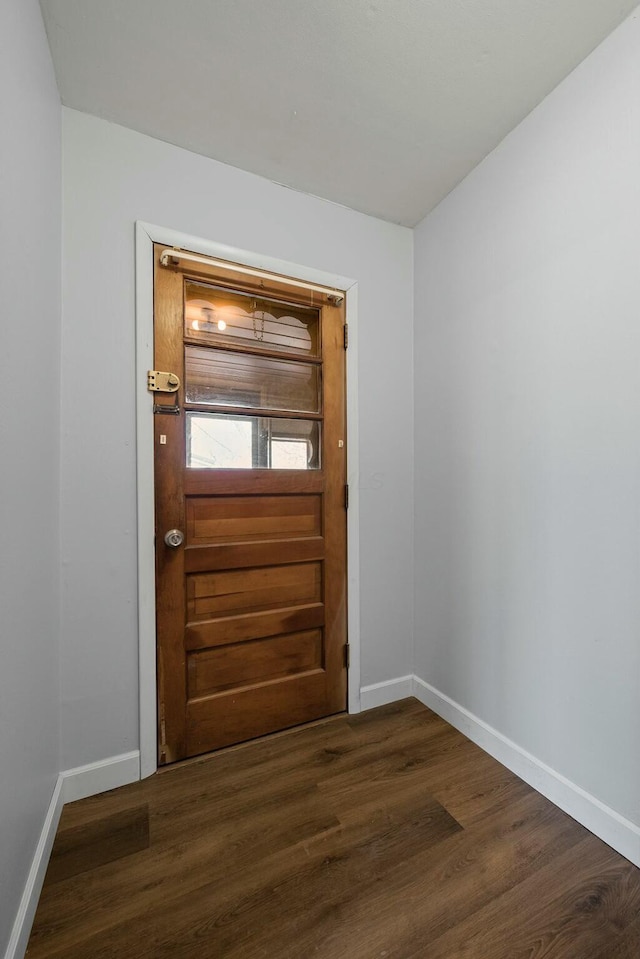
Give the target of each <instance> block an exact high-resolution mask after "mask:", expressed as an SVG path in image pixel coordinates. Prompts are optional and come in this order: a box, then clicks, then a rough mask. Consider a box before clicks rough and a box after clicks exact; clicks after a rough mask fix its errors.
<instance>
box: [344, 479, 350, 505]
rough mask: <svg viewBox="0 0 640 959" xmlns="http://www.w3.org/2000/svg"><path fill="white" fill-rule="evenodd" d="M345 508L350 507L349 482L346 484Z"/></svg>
mask: <svg viewBox="0 0 640 959" xmlns="http://www.w3.org/2000/svg"><path fill="white" fill-rule="evenodd" d="M344 508H345V509H349V484H348V483H345V484H344Z"/></svg>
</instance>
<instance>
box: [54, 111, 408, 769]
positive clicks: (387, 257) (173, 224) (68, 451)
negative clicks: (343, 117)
mask: <svg viewBox="0 0 640 959" xmlns="http://www.w3.org/2000/svg"><path fill="white" fill-rule="evenodd" d="M63 117H64V120H63V138H64V271H63V291H64V303H65V310H64V331H63V356H62V418H63V440H62V526H61V529H62V560H63V585H62V588H63V614H62V768H69V767H73V766H77V765H80V764H83V763H88V762H93V761H96V760H100V759H102V758H104V757H107V756H111V755H117V754H120V753H123V752H126V751H128V750H130V749H135V748H136V747H137V745H138V692H137V690H138V674H137V623H136V539H135V529H136V525H135V429H134V427H135V381H134V222H135V221H136V220H137V219H140V220H143V221H146V222H149V223H155V224H159V225H161V226H165V227H170V228H172V229H175V230H180V231H183V232H185V233H188V234H191V235H195V236H199V237H202V238H205V239H208V240H214V241H218V242H221V243H226V244H229V245H231V246H235V247H239V248H242V249H246V250H251V251H256V252H258V253H261V254H264V255H267V256H273V257H279V258H282V259H285V260H289V261H293V262H295V263H299V264H302V265H304V266H310V267H315V268H317V269H320V270H325V271H327V272H333V273H339V274H342V275H344V276H351V277H353V278H355V279H357V280H358V282H359V294H358V296H359V403H360V426H359V430H360V451H359V452H360V470H361V475H360V478H359V485H360V511H361V521H362V535H361V543H360V548H361V590H362V596H361V600H362V602H361V616H362V623H361V626H362V683H363V684H364V685H367V684H371V683H375V682H378V681H381V680H386V679H389V678H392V677H395V676H399V675H403V674H405V673H407V672H410V670H411V657H412V632H411V630H412V573H411V570H412V562H413V553H412V551H413V546H412V484H413V462H412V429H413V416H412V268H413V262H412V249H413V237H412V232H411V231H410V230H407V229H404V228H401V227H396V226H392V225H390V224H387V223H383V222H381V221H378V220H374V219H372V218H370V217H366V216H363V215H361V214H357V213H354V212H352V211H350V210H347V209H345V208H342V207H339V206H336V205H334V204H331V203H328V202H326V201H322V200H318V199H315V198H313V197H309V196H305V195H303V194H300V193H296V192H294V191H292V190H287V189H285V188H283V187H280V186H277V185H275V184H272V183H270V182H268V181H266V180H263V179H261V178H260V177H256V176H253V175H251V174H247V173H244V172H241V171H239V170H236V169H233V168H231V167H227V166H224V165H223V164H220V163H217V162H215V161H212V160H209V159H206V158H204V157H201V156H197V155H195V154H192V153H188V152H186V151H184V150H181V149H178V148H177V147H174V146H170V145H168V144H165V143H161V142H159V141H157V140H153V139H151V138H149V137H146V136H143V135H140V134H137V133H133V132H131V131H129V130H125V129H124V128H122V127H118V126H114V125H112V124H109V123H106V122H104V121H101V120H98V119H95V118H92V117H89V116H87V115H84V114H81V113H77V112H75V111H71V110H64V111H63ZM334 148H335V146H329V145H328V149H334Z"/></svg>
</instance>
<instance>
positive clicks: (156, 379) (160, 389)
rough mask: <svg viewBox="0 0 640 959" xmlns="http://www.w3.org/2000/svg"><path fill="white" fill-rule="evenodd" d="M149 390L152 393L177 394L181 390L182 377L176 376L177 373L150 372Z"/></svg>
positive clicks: (148, 378)
mask: <svg viewBox="0 0 640 959" xmlns="http://www.w3.org/2000/svg"><path fill="white" fill-rule="evenodd" d="M147 389H148V390H149V392H151V393H177V391H178V390H179V389H180V377H178V376H176V374H175V373H162V372H161V371H160V370H148V371H147Z"/></svg>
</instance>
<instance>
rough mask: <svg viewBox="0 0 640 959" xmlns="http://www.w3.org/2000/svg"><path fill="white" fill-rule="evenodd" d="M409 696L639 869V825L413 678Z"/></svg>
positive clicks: (433, 689)
mask: <svg viewBox="0 0 640 959" xmlns="http://www.w3.org/2000/svg"><path fill="white" fill-rule="evenodd" d="M413 695H414V696H415V697H416V699H419V700H420V702H421V703H424V705H425V706H428V707H429V709H432V710H433V711H434V712H435V713H437V714H438V715H439V716H441V717H442V718H443V719H445V720H446V721H447V722H448V723H450V724H451V725H452V726H455V728H456V729H459V730H460V732H461V733H464V735H465V736H466V737H467V738H468V739H470V740H471V741H472V742H474V743H476V744H477V745H478V746H480V747H481V748H482V749H484V751H485V752H487V753H489V755H490V756H493V757H494V759H497V760H498V762H501V763H502V765H503V766H506V767H507V769H510V770H511V772H513V773H515V774H516V776H519V777H520V779H523V780H524V781H525V782H526V783H528V784H529V785H530V786H533V788H534V789H536V790H537V791H538V792H539V793H542V795H543V796H546V798H547V799H550V800H551V802H552V803H554V804H555V805H556V806H558V807H559V808H560V809H562V810H563V811H564V812H566V813H568V814H569V816H571V817H572V818H573V819H575V820H577V822H579V823H580V824H581V825H583V826H585V827H586V828H587V829H588V830H589V831H590V832H592V833H594V835H596V836H598V838H599V839H602V840H603V842H606V843H607V845H609V846H611V847H612V848H613V849H615V850H616V852H619V853H620V854H621V855H622V856H624V857H625V858H626V859H629V860H630V861H631V862H632V863H633V864H634V865H636V866H640V827H638V826H636V825H635V823H632V822H631V821H630V820H629V819H625V818H624V817H623V816H621V815H620V814H619V813H617V812H616V811H615V810H614V809H611V808H610V807H609V806H606V805H605V804H604V803H603V802H600V800H599V799H596V798H595V796H592V795H591V794H590V793H588V792H586V790H584V789H582V788H581V787H580V786H577V785H576V784H575V783H573V782H571V780H569V779H566V778H565V777H564V776H562V775H561V774H560V773H558V772H556V771H555V770H554V769H551V767H550V766H547V765H546V764H545V763H543V762H541V761H540V760H539V759H536V757H535V756H532V755H531V753H528V752H527V751H526V750H525V749H522V748H521V747H520V746H518V745H517V743H514V742H513V741H512V740H510V739H507V737H506V736H503V735H502V733H499V732H498V731H497V730H496V729H493V728H492V727H491V726H489V725H488V724H487V723H485V722H483V721H482V720H481V719H478V717H477V716H474V715H473V713H470V712H469V711H468V710H467V709H465V708H464V707H463V706H460V704H459V703H456V702H455V701H454V700H453V699H450V698H449V697H448V696H445V695H444V693H441V692H439V691H438V690H437V689H435V688H434V687H433V686H430V685H429V683H425V682H424V680H422V679H420V678H419V677H418V676H414V677H413Z"/></svg>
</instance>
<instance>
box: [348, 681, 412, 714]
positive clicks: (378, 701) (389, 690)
mask: <svg viewBox="0 0 640 959" xmlns="http://www.w3.org/2000/svg"><path fill="white" fill-rule="evenodd" d="M407 696H413V676H398V678H397V679H388V680H386V682H384V683H374V684H373V686H362V687H361V689H360V708H361V709H362V710H365V709H375V707H376V706H386V705H387V703H395V702H396V701H397V700H399V699H406V698H407Z"/></svg>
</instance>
